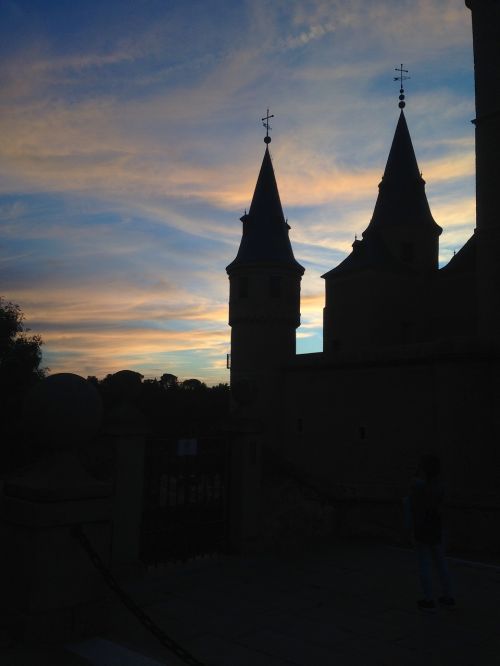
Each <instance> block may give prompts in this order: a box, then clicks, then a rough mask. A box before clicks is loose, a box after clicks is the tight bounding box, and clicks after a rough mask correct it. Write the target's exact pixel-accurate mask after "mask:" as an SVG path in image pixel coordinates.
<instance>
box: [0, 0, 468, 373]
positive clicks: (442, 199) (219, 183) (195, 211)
mask: <svg viewBox="0 0 500 666" xmlns="http://www.w3.org/2000/svg"><path fill="white" fill-rule="evenodd" d="M0 12H1V18H2V20H1V23H0V25H1V27H0V31H1V34H2V42H1V46H0V49H1V59H0V63H1V64H0V75H1V78H2V99H1V102H0V121H1V127H2V133H1V137H0V169H1V179H0V183H1V184H0V224H1V243H0V279H1V289H0V295H1V296H3V297H5V298H6V299H7V300H11V301H14V302H16V303H18V304H19V305H20V306H21V308H22V310H23V311H24V312H25V314H26V320H27V324H28V325H29V327H30V328H31V329H32V330H33V331H34V332H37V333H40V334H41V335H42V337H43V340H44V347H43V351H44V359H43V365H45V366H48V367H50V369H51V372H59V371H66V372H76V373H78V374H82V375H83V376H87V375H97V376H98V377H103V376H104V375H105V374H107V373H109V372H115V371H117V370H120V369H124V368H128V369H132V370H137V371H139V372H141V373H142V374H143V375H145V376H147V377H155V376H156V377H159V376H160V375H161V374H163V373H165V372H169V373H173V374H175V375H178V376H179V377H180V378H187V377H197V378H199V379H201V380H202V381H205V382H207V383H209V384H213V383H217V382H220V381H222V382H226V381H229V376H228V372H227V370H226V369H225V359H226V353H228V352H229V351H230V349H229V339H230V329H229V327H228V325H227V302H228V280H227V275H226V273H225V267H226V265H227V264H229V263H230V262H231V261H232V260H233V259H234V257H235V255H236V252H237V249H238V244H239V239H240V234H241V223H240V221H239V218H240V217H241V215H242V214H243V211H244V209H245V207H246V208H248V206H249V204H250V201H251V198H252V193H253V189H254V187H255V182H256V178H257V174H258V171H259V168H260V163H261V160H262V156H263V152H264V143H263V142H262V139H263V136H264V134H265V130H264V129H263V127H262V123H261V120H260V119H261V117H262V116H263V115H265V111H266V108H268V107H269V108H270V110H271V113H273V114H274V115H275V118H273V122H272V123H271V124H272V132H271V135H272V144H271V154H272V157H273V163H274V168H275V172H276V178H277V182H278V187H279V189H280V194H281V201H282V204H283V209H284V213H285V216H286V217H288V220H289V224H290V225H291V232H290V237H291V241H292V245H293V248H294V253H295V257H296V259H297V260H298V261H299V262H300V264H302V265H303V266H304V267H305V268H306V273H305V275H304V278H303V282H302V305H301V314H302V327H301V328H300V329H299V331H298V351H299V352H313V351H320V350H321V348H322V337H321V327H322V308H323V304H324V293H323V289H324V284H323V280H321V278H320V276H321V275H322V274H323V273H325V272H326V271H328V270H330V269H331V268H333V267H334V266H336V265H337V264H338V263H339V262H340V261H341V260H342V259H343V258H344V257H345V256H346V254H347V253H348V252H349V251H350V248H351V244H352V242H353V239H354V235H355V234H358V235H359V234H361V232H362V231H363V230H364V229H365V228H366V227H367V225H368V223H369V221H370V217H371V214H372V212H373V206H374V203H375V200H376V197H377V191H378V190H377V186H378V183H379V182H380V178H381V176H382V173H383V170H384V166H385V162H386V159H387V155H388V152H389V148H390V145H391V141H392V136H393V133H394V129H395V126H396V122H397V118H398V113H399V111H398V108H397V101H398V94H399V88H398V83H397V82H394V80H393V75H394V68H395V67H396V66H399V64H400V62H403V63H404V65H405V67H407V68H408V69H409V70H410V76H411V79H410V80H409V81H407V82H406V94H407V107H406V109H405V113H406V118H407V121H408V126H409V129H410V133H411V135H412V139H413V145H414V148H415V152H416V156H417V160H418V163H419V167H420V169H421V171H422V173H423V177H424V179H425V181H426V183H427V185H426V191H427V196H428V199H429V203H430V206H431V210H432V213H433V216H434V219H435V220H436V222H437V223H438V224H439V225H440V226H441V227H443V233H442V236H441V240H440V247H441V252H440V261H441V264H444V263H446V262H447V261H448V260H449V259H450V257H451V256H452V255H453V251H454V250H458V249H459V248H460V247H461V246H462V245H463V244H464V243H465V241H466V240H467V239H468V238H469V237H470V235H471V234H472V232H473V229H474V224H475V204H474V129H473V125H472V124H471V123H470V121H471V119H473V118H474V87H473V59H472V37H471V28H470V13H469V12H468V11H467V10H466V8H465V7H464V3H463V1H461V0H415V1H413V2H408V1H403V2H401V0H377V1H376V2H369V3H367V2H366V1H365V0H349V1H347V2H346V1H344V0H342V1H341V0H298V1H297V2H286V1H285V0H277V1H275V2H264V1H260V0H246V1H245V0H237V1H235V2H232V3H227V2H223V1H222V0H220V1H219V0H208V1H204V2H202V1H201V0H200V1H198V0H188V1H186V0H183V1H180V0H174V1H173V2H169V3H163V2H157V1H156V0H146V1H145V2H140V3H137V2H134V1H133V0H124V1H122V2H120V3H118V2H116V1H115V0H110V1H109V2H105V3H98V2H94V1H93V0H88V1H86V2H75V3H66V2H61V3H59V2H57V3H44V2H37V1H35V0H26V1H21V0H20V1H19V2H17V1H16V0H12V1H9V2H1V3H0Z"/></svg>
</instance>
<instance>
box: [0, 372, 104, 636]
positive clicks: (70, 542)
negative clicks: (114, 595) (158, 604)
mask: <svg viewBox="0 0 500 666" xmlns="http://www.w3.org/2000/svg"><path fill="white" fill-rule="evenodd" d="M101 415H102V406H101V403H100V396H99V393H98V392H97V390H96V389H95V388H94V387H93V386H92V385H91V384H89V383H88V382H86V380H84V379H83V378H82V377H78V376H77V375H70V374H60V375H52V376H51V377H48V378H47V379H45V380H43V381H42V382H41V383H40V384H39V385H38V386H37V387H36V390H35V391H34V393H33V394H32V395H31V397H30V400H29V401H28V408H27V410H26V415H25V418H26V421H27V423H28V425H30V426H31V429H32V431H33V432H36V433H37V435H38V437H39V438H40V445H43V446H45V447H49V448H51V450H50V451H49V453H48V455H47V456H46V457H45V459H42V460H41V462H39V463H38V464H37V465H35V466H34V467H33V468H32V469H31V470H30V471H29V472H28V473H26V474H24V475H23V476H21V477H19V478H15V479H10V480H9V481H7V482H6V483H5V485H4V488H3V492H2V494H1V497H0V531H1V535H2V548H1V550H0V553H1V555H0V557H1V565H0V576H1V578H2V580H1V583H0V584H1V589H2V602H1V603H2V605H3V606H4V610H8V612H9V615H10V618H11V624H12V626H11V627H10V629H11V631H12V632H13V633H14V634H15V635H16V637H17V639H18V640H22V641H25V642H36V643H53V642H64V641H69V640H76V639H78V638H81V637H83V636H86V635H92V634H95V633H96V632H98V631H100V630H102V626H103V624H104V622H105V613H104V609H103V601H104V599H105V595H106V589H105V587H104V582H103V580H102V577H101V575H100V574H99V572H98V571H97V570H96V569H95V567H94V566H93V565H92V563H91V561H90V559H89V558H88V556H87V554H86V553H85V551H84V550H83V549H82V547H81V545H80V544H79V542H78V541H77V540H76V539H75V538H74V536H73V535H72V530H73V528H74V527H75V526H77V525H78V526H80V527H81V528H82V530H83V532H84V533H85V534H86V536H87V537H88V539H89V540H90V542H91V543H92V545H93V547H94V549H95V550H96V552H97V553H98V554H99V555H100V557H101V558H102V560H103V561H104V563H105V564H109V556H110V545H111V492H112V487H111V484H110V483H106V482H99V481H96V480H95V479H93V478H92V477H91V476H89V475H88V474H87V472H86V471H85V469H84V468H83V467H82V465H81V463H80V460H79V458H78V455H77V454H76V452H75V450H74V448H73V447H75V448H76V446H75V445H76V443H77V444H79V445H80V446H82V445H84V444H85V442H86V441H89V440H90V439H91V438H92V437H93V436H94V435H95V433H96V431H97V429H98V428H99V426H100V419H101ZM34 441H37V440H36V439H35V440H34Z"/></svg>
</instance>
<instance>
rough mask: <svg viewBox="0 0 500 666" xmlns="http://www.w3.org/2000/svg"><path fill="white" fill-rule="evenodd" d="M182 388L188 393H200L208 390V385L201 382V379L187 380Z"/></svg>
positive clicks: (182, 384)
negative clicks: (202, 390)
mask: <svg viewBox="0 0 500 666" xmlns="http://www.w3.org/2000/svg"><path fill="white" fill-rule="evenodd" d="M181 388H183V389H185V390H186V391H199V390H200V389H206V388H207V385H206V384H204V383H203V382H200V380H199V379H185V380H184V381H183V382H181Z"/></svg>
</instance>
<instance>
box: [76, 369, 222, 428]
mask: <svg viewBox="0 0 500 666" xmlns="http://www.w3.org/2000/svg"><path fill="white" fill-rule="evenodd" d="M87 379H88V381H90V382H91V383H92V384H94V386H96V387H97V388H98V390H99V391H100V393H101V396H102V399H103V403H104V408H105V412H106V415H107V416H108V418H110V415H111V414H114V415H115V417H116V414H117V413H119V408H120V406H123V405H126V406H127V407H128V408H130V407H132V408H134V409H136V410H137V411H138V412H139V413H140V414H141V415H143V417H144V419H145V423H146V424H147V425H148V427H149V429H150V430H151V432H153V433H156V434H162V435H170V436H174V437H195V436H201V435H208V434H211V433H213V432H214V431H216V430H218V429H219V428H220V427H221V424H222V423H223V422H224V420H225V419H226V418H227V416H228V414H229V409H230V389H229V385H228V384H218V385H216V386H210V387H209V386H207V385H206V384H204V383H203V382H201V381H200V380H199V379H186V380H184V381H179V380H178V378H177V377H176V376H175V375H172V374H169V373H165V374H163V375H162V376H161V377H160V379H144V378H143V376H142V375H141V374H140V373H138V372H133V371H131V370H121V371H120V372H117V373H114V374H110V375H107V376H106V377H105V378H104V379H101V380H99V379H97V378H96V377H88V378H87Z"/></svg>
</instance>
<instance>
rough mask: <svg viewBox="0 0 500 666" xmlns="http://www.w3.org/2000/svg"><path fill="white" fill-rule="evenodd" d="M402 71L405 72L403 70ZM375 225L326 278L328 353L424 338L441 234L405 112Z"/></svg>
mask: <svg viewBox="0 0 500 666" xmlns="http://www.w3.org/2000/svg"><path fill="white" fill-rule="evenodd" d="M398 71H400V72H401V79H402V78H403V77H402V72H403V71H405V70H403V69H402V66H401V68H400V69H398ZM399 99H400V102H399V107H400V115H399V119H398V123H397V126H396V131H395V133H394V138H393V141H392V145H391V149H390V151H389V157H388V159H387V164H386V167H385V171H384V175H383V177H382V181H381V182H380V184H379V193H378V197H377V201H376V204H375V209H374V211H373V216H372V219H371V221H370V223H369V225H368V227H367V228H366V230H365V231H364V232H363V234H362V240H357V239H356V240H355V242H354V244H353V251H352V252H351V254H350V255H349V256H348V257H347V258H346V259H345V260H344V261H343V262H342V263H341V264H339V265H338V266H337V267H335V268H334V269H332V270H331V271H329V272H328V273H326V274H325V275H323V277H324V278H325V286H326V302H325V309H324V336H323V339H324V351H326V352H331V351H335V350H341V349H346V348H360V347H373V346H386V345H391V344H400V343H408V342H418V341H421V340H424V339H426V338H427V337H428V336H429V334H430V332H429V330H427V324H426V322H427V321H428V317H427V316H424V315H426V313H427V311H428V309H429V308H428V305H429V307H430V304H429V303H428V300H429V298H431V295H430V294H426V293H425V288H424V287H425V282H426V280H427V279H428V278H429V276H432V275H433V274H434V273H436V272H437V270H438V243H439V235H440V234H441V231H442V230H441V227H440V226H439V225H438V224H436V222H435V221H434V219H433V217H432V214H431V211H430V208H429V204H428V201H427V197H426V194H425V181H424V179H423V178H422V175H421V173H420V170H419V168H418V164H417V160H416V157H415V151H414V150H413V145H412V141H411V138H410V133H409V131H408V125H407V123H406V118H405V114H404V111H403V108H404V106H405V102H404V91H403V87H402V81H401V90H400V97H399Z"/></svg>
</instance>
